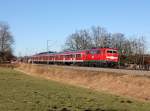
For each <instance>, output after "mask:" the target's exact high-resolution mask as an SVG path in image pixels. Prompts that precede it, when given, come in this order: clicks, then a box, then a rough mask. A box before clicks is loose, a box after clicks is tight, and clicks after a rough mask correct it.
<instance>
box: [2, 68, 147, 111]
mask: <svg viewBox="0 0 150 111" xmlns="http://www.w3.org/2000/svg"><path fill="white" fill-rule="evenodd" d="M137 93H138V92H137ZM0 111H150V103H146V102H138V101H135V100H131V99H128V98H122V97H119V96H114V95H111V94H104V93H100V92H94V91H90V90H88V89H84V88H79V87H74V86H70V85H65V84H60V83H57V82H54V81H50V80H45V79H41V78H36V77H31V76H27V75H25V74H22V73H20V72H17V71H14V70H11V69H5V68H0Z"/></svg>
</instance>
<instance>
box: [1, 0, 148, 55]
mask: <svg viewBox="0 0 150 111" xmlns="http://www.w3.org/2000/svg"><path fill="white" fill-rule="evenodd" d="M0 21H5V22H8V23H9V25H10V27H11V32H12V34H13V36H14V39H15V44H14V48H15V49H14V53H15V54H16V55H29V54H34V53H36V52H40V51H46V41H47V40H51V41H49V45H50V46H49V49H51V50H57V51H59V50H61V48H62V46H63V44H64V41H65V40H66V38H67V36H68V35H69V34H71V33H73V32H74V31H75V30H79V29H82V28H90V27H91V26H98V25H99V26H102V27H105V28H106V29H107V30H108V31H109V32H112V33H115V32H122V33H124V34H126V35H127V36H128V37H132V36H135V35H142V34H144V35H146V36H147V37H146V40H147V42H148V43H150V38H149V37H150V1H149V0H0Z"/></svg>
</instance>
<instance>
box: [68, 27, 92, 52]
mask: <svg viewBox="0 0 150 111" xmlns="http://www.w3.org/2000/svg"><path fill="white" fill-rule="evenodd" d="M65 46H66V48H65V49H67V50H83V49H88V48H91V47H92V38H91V37H90V34H89V32H88V31H87V30H80V31H78V32H75V33H73V34H72V35H70V36H69V37H68V39H67V40H66V43H65Z"/></svg>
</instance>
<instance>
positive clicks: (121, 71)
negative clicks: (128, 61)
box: [38, 64, 150, 77]
mask: <svg viewBox="0 0 150 111" xmlns="http://www.w3.org/2000/svg"><path fill="white" fill-rule="evenodd" d="M38 65H39V64H38ZM40 65H41V64H40ZM41 66H47V67H55V68H56V67H58V68H64V69H74V70H86V71H87V70H88V71H99V72H110V73H117V74H128V75H139V76H148V77H150V71H144V70H127V69H113V68H99V67H83V66H82V67H81V66H64V65H45V64H42V65H41Z"/></svg>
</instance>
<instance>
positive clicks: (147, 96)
mask: <svg viewBox="0 0 150 111" xmlns="http://www.w3.org/2000/svg"><path fill="white" fill-rule="evenodd" d="M17 70H20V71H23V72H25V73H27V74H30V75H33V76H39V77H44V78H47V79H51V80H55V81H59V82H63V83H67V84H71V85H76V86H81V87H86V88H90V89H92V90H97V91H105V92H109V93H112V94H117V95H122V96H127V97H132V98H135V99H140V100H144V101H150V77H147V76H138V75H129V74H121V73H115V72H107V71H106V72H104V71H89V70H79V69H71V68H66V67H62V66H55V65H53V66H52V65H50V66H46V65H31V64H21V65H20V66H19V67H18V68H17Z"/></svg>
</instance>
